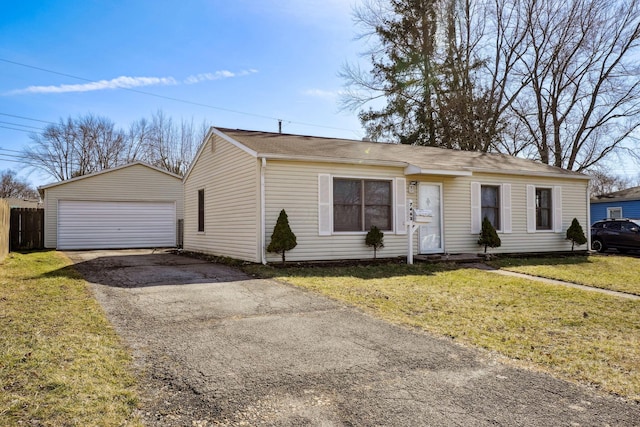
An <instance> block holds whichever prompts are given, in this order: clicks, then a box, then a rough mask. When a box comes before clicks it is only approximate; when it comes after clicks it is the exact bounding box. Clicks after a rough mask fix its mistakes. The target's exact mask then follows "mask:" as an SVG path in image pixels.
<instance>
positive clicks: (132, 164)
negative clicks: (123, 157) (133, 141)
mask: <svg viewBox="0 0 640 427" xmlns="http://www.w3.org/2000/svg"><path fill="white" fill-rule="evenodd" d="M136 165H140V166H145V167H147V168H149V169H153V170H155V171H158V172H162V173H164V174H167V175H169V176H172V177H174V178H177V179H180V180H181V179H182V177H181V176H180V175H176V174H174V173H171V172H168V171H166V170H164V169H160V168H158V167H155V166H151V165H150V164H147V163H145V162H132V163H127V164H126V165H122V166H117V167H115V168H110V169H103V170H101V171H99V172H94V173H90V174H87V175H82V176H78V177H75V178H71V179H67V180H64V181H58V182H54V183H52V184H47V185H43V186H41V187H38V191H39V192H40V194H41V195H42V190H46V189H47V188H51V187H56V186H58V185H64V184H68V183H70V182H75V181H80V180H82V179H87V178H91V177H94V176H98V175H102V174H105V173H110V172H114V171H117V170H120V169H124V168H130V167H131V166H136Z"/></svg>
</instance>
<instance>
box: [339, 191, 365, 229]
mask: <svg viewBox="0 0 640 427" xmlns="http://www.w3.org/2000/svg"><path fill="white" fill-rule="evenodd" d="M361 190H362V181H361V180H355V179H334V180H333V230H334V231H361V230H362V196H361Z"/></svg>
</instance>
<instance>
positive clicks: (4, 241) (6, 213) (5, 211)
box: [0, 199, 11, 261]
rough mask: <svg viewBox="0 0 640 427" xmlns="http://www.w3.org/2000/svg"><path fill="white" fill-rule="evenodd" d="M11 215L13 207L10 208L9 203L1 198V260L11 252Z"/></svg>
mask: <svg viewBox="0 0 640 427" xmlns="http://www.w3.org/2000/svg"><path fill="white" fill-rule="evenodd" d="M10 217H11V208H9V203H8V202H7V201H6V200H4V199H0V261H2V260H3V259H4V258H5V257H6V256H7V254H8V253H9V223H10V222H11V221H10Z"/></svg>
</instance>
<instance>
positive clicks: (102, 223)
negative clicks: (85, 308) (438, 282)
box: [40, 162, 183, 249]
mask: <svg viewBox="0 0 640 427" xmlns="http://www.w3.org/2000/svg"><path fill="white" fill-rule="evenodd" d="M40 192H41V194H44V196H43V199H44V208H45V221H44V227H45V247H47V248H57V249H107V248H150V247H174V246H176V245H177V242H178V220H181V219H182V217H183V215H182V212H183V207H182V206H183V190H182V179H181V177H180V176H178V175H174V174H172V173H169V172H166V171H164V170H161V169H158V168H156V167H153V166H150V165H147V164H145V163H142V162H136V163H131V164H127V165H124V166H120V167H116V168H113V169H108V170H104V171H101V172H97V173H94V174H91V175H85V176H81V177H78V178H73V179H70V180H67V181H62V182H57V183H54V184H50V185H45V186H43V187H40Z"/></svg>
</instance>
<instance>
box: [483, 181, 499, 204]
mask: <svg viewBox="0 0 640 427" xmlns="http://www.w3.org/2000/svg"><path fill="white" fill-rule="evenodd" d="M482 207H483V208H484V207H492V208H497V207H498V187H494V186H486V185H483V186H482Z"/></svg>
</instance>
